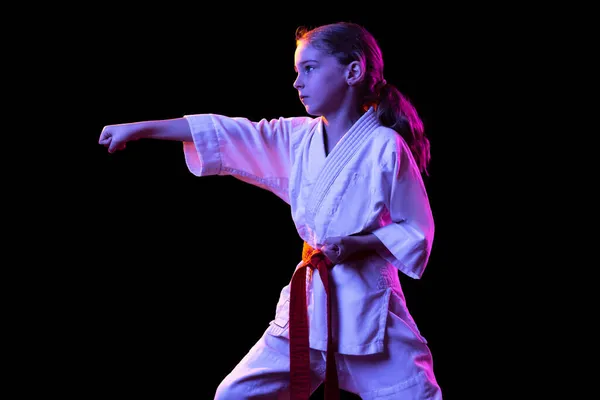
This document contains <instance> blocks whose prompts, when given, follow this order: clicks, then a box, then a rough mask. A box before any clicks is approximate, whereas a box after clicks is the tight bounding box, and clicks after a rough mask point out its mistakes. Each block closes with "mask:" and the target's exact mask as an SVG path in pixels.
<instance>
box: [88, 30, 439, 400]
mask: <svg viewBox="0 0 600 400" xmlns="http://www.w3.org/2000/svg"><path fill="white" fill-rule="evenodd" d="M294 65H295V69H296V71H297V78H296V80H295V81H294V88H295V89H296V90H297V91H298V96H299V97H300V101H301V102H302V104H303V105H304V107H305V109H306V112H307V114H308V115H309V116H302V117H290V118H284V117H281V118H278V119H272V120H266V119H263V120H260V121H250V120H248V119H246V118H241V117H227V116H224V115H217V114H197V115H186V116H184V117H182V118H176V119H169V120H158V121H142V122H135V123H128V124H119V125H108V126H106V127H104V129H103V130H102V133H101V134H100V139H99V143H100V144H101V145H104V146H106V147H107V148H108V151H109V152H110V153H113V152H115V151H117V150H122V149H124V148H125V145H126V143H127V142H130V141H133V140H138V139H141V138H150V139H163V140H178V141H181V142H183V152H184V157H185V160H186V164H187V166H188V168H189V170H190V171H191V173H193V174H195V175H196V176H207V175H230V176H234V177H236V178H238V179H240V180H242V181H244V182H248V183H250V184H252V185H256V186H258V187H261V188H264V189H265V190H269V191H271V192H272V193H274V194H276V195H277V196H279V197H280V198H281V199H282V200H283V201H285V202H286V203H288V204H289V205H290V206H291V211H292V217H293V220H294V223H295V226H296V227H297V231H298V234H299V235H300V237H301V238H302V240H303V241H304V242H305V245H304V249H303V254H302V260H301V261H299V263H298V265H297V266H296V269H295V271H294V273H293V274H292V276H291V280H290V282H289V284H288V285H286V286H285V287H284V288H283V289H282V290H281V294H280V299H279V302H278V304H277V308H276V311H275V318H274V319H273V320H272V321H271V323H270V325H269V327H268V328H267V329H266V331H265V332H264V334H263V336H262V337H261V338H260V339H259V340H258V341H257V343H256V344H255V346H253V347H252V349H250V351H249V352H248V354H247V355H246V356H245V357H244V358H243V359H242V360H241V361H240V363H239V364H238V365H237V366H236V367H235V368H234V369H233V371H231V372H230V374H229V375H228V376H227V377H226V378H225V379H224V380H223V381H222V383H221V384H220V385H219V387H218V388H217V391H216V396H215V399H219V400H223V399H235V400H240V399H254V398H277V399H279V398H292V399H308V398H309V396H310V394H311V393H312V392H313V391H314V390H315V389H316V388H317V387H318V386H319V385H320V384H321V383H322V382H323V381H324V382H325V393H326V398H327V399H330V398H336V397H337V396H338V392H339V388H343V389H344V390H346V391H349V392H352V393H356V394H358V395H359V396H360V397H361V398H363V399H380V398H385V399H414V400H416V399H419V400H423V399H441V398H442V395H441V390H440V387H439V385H438V384H437V382H436V379H435V375H434V372H433V361H432V357H431V353H430V351H429V348H428V345H427V342H426V340H425V338H424V337H423V336H422V335H421V334H420V332H419V329H418V327H417V325H416V323H415V321H414V320H413V318H412V317H411V314H410V312H409V310H408V309H407V306H406V302H405V299H404V295H403V292H402V288H401V286H400V281H399V276H398V271H400V272H402V273H404V274H406V275H407V276H409V277H412V278H415V279H419V278H421V276H422V274H423V272H424V270H425V267H426V265H427V262H428V259H429V255H430V252H431V248H432V240H433V234H434V223H433V218H432V213H431V209H430V205H429V200H428V197H427V193H426V191H425V187H424V184H423V181H422V176H421V174H422V173H427V166H428V163H429V160H430V153H429V141H428V139H427V138H426V136H425V135H424V132H423V124H422V122H421V120H420V119H419V116H418V114H417V112H416V111H415V109H414V108H413V107H412V105H411V104H410V102H409V101H408V100H407V99H406V98H405V97H404V96H403V95H402V94H401V93H400V92H399V91H398V90H397V89H396V88H395V87H394V86H393V85H391V84H389V83H387V82H386V80H385V79H384V75H383V58H382V54H381V50H380V48H379V46H378V44H377V42H376V40H375V39H374V38H373V36H372V35H371V34H370V33H369V32H368V31H367V30H366V29H365V28H364V27H362V26H360V25H357V24H353V23H346V22H341V23H336V24H329V25H324V26H321V27H317V28H315V29H312V30H307V29H299V30H298V31H297V41H296V52H295V60H294Z"/></svg>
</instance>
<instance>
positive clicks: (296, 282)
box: [290, 242, 339, 400]
mask: <svg viewBox="0 0 600 400" xmlns="http://www.w3.org/2000/svg"><path fill="white" fill-rule="evenodd" d="M333 265H334V264H333V263H332V262H331V261H330V260H329V259H328V258H327V257H326V256H325V254H323V252H321V251H320V250H315V249H313V248H312V247H311V246H310V245H309V244H308V243H306V242H305V243H304V248H303V249H302V264H301V265H300V266H299V267H298V268H296V271H294V275H293V276H292V282H291V288H290V392H291V400H308V399H309V397H310V353H309V352H310V350H309V340H308V312H307V305H306V269H307V268H310V269H311V270H314V269H315V268H316V269H318V270H319V275H320V277H321V281H322V282H323V286H324V287H325V292H326V294H327V359H326V372H325V399H326V400H336V399H339V385H338V376H337V368H336V365H335V356H334V346H333V341H332V336H331V292H332V290H331V288H330V285H329V283H330V281H329V270H330V269H331V268H333Z"/></svg>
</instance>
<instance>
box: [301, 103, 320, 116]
mask: <svg viewBox="0 0 600 400" xmlns="http://www.w3.org/2000/svg"><path fill="white" fill-rule="evenodd" d="M304 109H305V110H306V112H307V114H308V115H310V116H311V117H320V116H321V115H322V114H321V113H320V112H319V110H316V109H315V108H314V107H312V108H311V107H309V106H304Z"/></svg>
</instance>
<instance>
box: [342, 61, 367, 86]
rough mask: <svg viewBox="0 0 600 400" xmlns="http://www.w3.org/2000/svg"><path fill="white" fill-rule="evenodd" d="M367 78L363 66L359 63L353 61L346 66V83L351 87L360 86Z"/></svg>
mask: <svg viewBox="0 0 600 400" xmlns="http://www.w3.org/2000/svg"><path fill="white" fill-rule="evenodd" d="M364 76H365V70H364V68H363V65H362V64H361V63H360V62H358V61H352V62H351V63H350V64H348V65H347V66H346V82H347V83H348V85H350V86H355V85H358V84H359V83H360V82H362V80H363V78H364Z"/></svg>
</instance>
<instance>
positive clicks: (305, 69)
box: [304, 65, 315, 73]
mask: <svg viewBox="0 0 600 400" xmlns="http://www.w3.org/2000/svg"><path fill="white" fill-rule="evenodd" d="M313 69H315V68H314V67H313V66H312V65H307V66H306V67H304V72H307V73H308V72H310V71H312V70H313Z"/></svg>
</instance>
